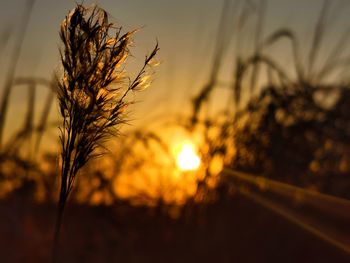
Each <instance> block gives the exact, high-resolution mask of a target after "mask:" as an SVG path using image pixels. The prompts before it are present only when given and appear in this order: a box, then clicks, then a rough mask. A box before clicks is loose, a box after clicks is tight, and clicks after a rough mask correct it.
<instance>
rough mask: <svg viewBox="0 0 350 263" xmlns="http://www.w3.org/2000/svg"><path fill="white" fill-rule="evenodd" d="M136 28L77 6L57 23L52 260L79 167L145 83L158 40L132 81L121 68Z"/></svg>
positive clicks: (97, 10) (97, 151)
mask: <svg viewBox="0 0 350 263" xmlns="http://www.w3.org/2000/svg"><path fill="white" fill-rule="evenodd" d="M134 32H135V31H131V32H127V33H125V34H121V28H120V27H116V26H115V25H114V24H113V23H110V22H109V20H108V15H107V12H106V11H105V10H103V9H101V8H99V7H97V6H94V7H89V8H87V7H84V6H83V5H80V4H78V5H77V6H76V7H75V8H74V9H73V10H72V11H71V12H70V13H69V14H68V16H67V17H66V18H65V19H64V21H63V22H62V24H61V29H60V37H61V40H62V42H63V48H62V49H61V50H60V54H61V61H62V65H63V76H62V79H61V80H60V81H59V85H58V89H57V95H58V100H59V108H60V114H61V116H62V119H63V121H62V125H61V127H60V141H61V148H62V152H61V158H62V160H61V176H60V177H61V187H60V194H59V201H58V213H57V219H56V226H55V240H54V254H53V256H54V261H55V260H57V245H58V240H59V233H60V227H61V224H62V216H63V211H64V207H65V204H66V202H67V199H68V197H69V194H70V193H71V191H72V188H73V185H74V180H75V178H76V176H77V174H78V172H79V170H80V169H81V168H82V167H83V166H84V165H85V164H86V163H87V162H88V161H89V160H90V159H92V158H94V157H97V156H99V155H101V154H102V152H101V151H100V149H101V148H103V144H104V143H105V142H106V140H107V139H109V138H110V137H112V136H115V135H116V134H117V131H118V127H119V125H120V124H122V123H123V122H125V108H126V107H127V106H128V105H129V104H130V103H131V101H130V100H129V99H128V96H127V95H128V94H129V93H130V92H133V91H140V90H142V89H143V88H145V87H146V86H147V85H148V84H149V82H148V81H147V80H148V79H149V78H148V74H147V66H149V65H150V64H152V63H151V61H152V59H153V58H154V56H155V55H156V53H157V51H158V44H157V45H156V46H155V48H154V49H153V51H152V52H151V54H150V55H149V56H146V58H145V61H144V64H143V66H142V68H141V70H140V71H139V72H138V74H137V75H136V77H135V78H134V79H133V80H132V79H130V78H129V77H127V76H126V72H125V70H124V66H125V61H126V59H127V57H128V56H129V55H130V52H129V46H130V43H131V36H132V35H133V33H134Z"/></svg>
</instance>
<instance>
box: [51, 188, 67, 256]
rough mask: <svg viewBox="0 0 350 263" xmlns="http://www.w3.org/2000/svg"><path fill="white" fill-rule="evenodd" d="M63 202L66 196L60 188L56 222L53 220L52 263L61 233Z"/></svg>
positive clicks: (57, 250)
mask: <svg viewBox="0 0 350 263" xmlns="http://www.w3.org/2000/svg"><path fill="white" fill-rule="evenodd" d="M65 203H66V196H65V193H64V192H63V191H62V188H61V192H60V199H59V202H58V209H57V215H56V222H55V235H54V243H53V251H52V262H53V263H57V262H58V254H59V241H60V233H61V226H62V221H63V220H62V219H63V212H64V207H65Z"/></svg>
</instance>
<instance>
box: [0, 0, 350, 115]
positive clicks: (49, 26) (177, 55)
mask: <svg viewBox="0 0 350 263" xmlns="http://www.w3.org/2000/svg"><path fill="white" fill-rule="evenodd" d="M233 2H234V1H233ZM331 2H332V3H333V9H334V10H337V11H338V13H337V14H339V15H337V16H334V14H333V16H331V18H337V19H338V18H339V17H341V15H343V14H344V13H346V12H345V10H346V9H345V8H344V7H346V6H347V5H346V2H347V1H331ZM25 3H26V1H25V0H12V1H9V0H7V1H1V3H0V25H1V27H0V34H2V35H3V32H5V31H6V30H7V29H9V28H10V29H11V30H10V33H11V35H10V39H9V41H8V42H7V43H6V45H5V46H4V47H2V48H1V50H0V52H1V53H0V54H1V56H0V57H1V64H0V65H1V73H0V75H1V76H2V78H3V76H4V74H5V72H6V70H7V65H8V62H9V59H10V57H9V54H11V52H12V47H13V44H14V41H15V40H16V38H17V36H16V33H17V31H18V26H19V25H18V24H19V20H20V18H21V15H22V13H23V10H24V6H25ZM91 3H97V4H98V5H100V6H101V7H103V8H104V9H106V10H107V11H108V12H109V14H110V15H111V17H112V19H113V20H115V21H116V22H117V23H119V24H120V25H122V26H123V27H124V28H125V30H131V29H135V28H141V30H140V31H139V32H138V33H137V34H136V35H135V39H134V40H135V41H134V43H135V44H134V46H135V48H134V49H133V50H132V54H133V55H134V58H132V61H131V63H134V64H135V65H137V63H141V62H142V60H143V59H144V55H145V54H146V53H148V52H150V51H151V50H152V48H153V46H154V44H155V42H156V40H158V41H159V45H160V49H161V50H160V52H159V54H158V59H159V60H160V61H161V65H160V66H159V67H158V69H157V70H156V74H155V80H154V84H153V85H152V87H151V88H150V89H149V90H147V91H145V92H144V93H143V94H142V95H141V96H139V95H138V96H137V97H136V98H135V99H136V100H137V101H138V102H140V103H138V104H140V105H137V106H136V108H135V110H133V111H134V113H133V114H134V115H133V118H134V119H135V120H139V119H141V118H146V120H147V121H148V120H149V119H150V118H151V117H152V118H154V117H156V116H159V115H162V114H163V115H164V114H165V113H166V114H167V115H169V113H174V112H181V111H183V110H184V109H188V108H189V105H190V104H189V101H190V98H191V97H192V96H193V95H194V94H195V93H196V91H197V90H199V89H200V88H201V86H202V85H203V84H204V83H205V81H206V79H207V75H208V70H209V69H210V66H211V60H212V55H213V51H214V47H215V39H216V37H217V34H216V29H217V27H218V23H219V18H220V14H221V10H222V6H223V1H212V0H177V1H170V0H169V1H166V0H147V1H145V0H130V1H120V0H119V1H117V0H114V1H112V0H104V1H102V0H100V1H84V4H87V5H88V4H91ZM322 3H323V1H322V0H308V1H302V0H298V1H291V0H270V1H268V9H267V13H266V18H265V28H264V35H266V34H267V33H268V32H272V31H273V30H274V29H276V28H278V27H286V26H291V27H293V28H295V29H296V31H297V32H298V34H299V36H300V38H301V39H303V40H305V42H307V41H310V40H311V35H312V30H313V24H314V22H315V21H316V18H317V15H318V14H319V12H320V9H321V6H322ZM338 4H339V6H341V7H342V8H339V7H337V5H338ZM74 5H75V1H71V0H61V1H57V0H37V1H36V2H35V5H34V9H33V12H32V15H31V19H30V23H29V25H28V30H27V32H26V36H25V41H24V43H23V46H22V52H21V55H20V60H19V65H18V68H17V71H16V75H17V76H38V77H45V78H48V79H49V78H50V76H51V73H52V72H53V70H57V69H59V56H58V47H59V46H60V42H59V37H58V31H59V25H60V22H61V21H62V19H64V17H65V15H66V14H67V13H68V11H69V10H70V9H72V8H73V7H74ZM333 13H334V12H333ZM334 20H335V19H334ZM345 21H346V20H342V19H341V18H340V19H338V20H336V21H335V22H334V24H335V26H334V30H333V31H332V33H331V34H337V33H339V32H340V31H341V30H345ZM243 37H246V38H247V41H248V42H249V41H250V40H249V36H243ZM303 42H304V41H303ZM284 45H285V43H284ZM275 53H276V54H277V56H280V58H282V60H281V61H282V62H283V63H290V61H291V59H290V58H288V56H286V53H285V52H284V50H283V49H281V48H280V47H278V46H277V47H276V49H275ZM227 57H228V59H225V62H224V66H223V70H222V73H221V74H220V76H221V77H220V78H221V79H222V81H224V82H225V81H229V74H230V72H231V71H230V70H231V66H232V59H230V58H231V57H230V53H229V52H228V54H227ZM226 69H229V70H226ZM42 89H43V90H42V92H39V95H38V96H39V98H40V97H43V96H44V94H45V92H46V90H45V88H42ZM0 91H2V87H0ZM26 96H27V94H26V92H24V91H23V87H17V88H16V89H15V91H14V93H13V97H12V101H11V103H12V105H15V107H13V108H12V109H11V111H10V115H11V116H17V115H18V114H20V113H21V112H23V111H24V109H23V101H24V99H25V98H26ZM141 105H142V106H141ZM8 119H9V120H11V119H13V118H8Z"/></svg>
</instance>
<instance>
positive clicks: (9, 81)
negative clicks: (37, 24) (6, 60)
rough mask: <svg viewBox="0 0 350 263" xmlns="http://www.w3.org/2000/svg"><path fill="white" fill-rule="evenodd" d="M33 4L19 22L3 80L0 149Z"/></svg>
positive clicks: (30, 2)
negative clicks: (19, 25) (18, 29)
mask: <svg viewBox="0 0 350 263" xmlns="http://www.w3.org/2000/svg"><path fill="white" fill-rule="evenodd" d="M34 3H35V0H27V5H26V10H25V13H24V14H23V18H22V21H21V27H20V32H19V34H18V39H17V40H16V42H15V46H14V49H13V54H12V59H11V62H10V65H9V70H8V72H7V75H6V78H5V86H4V93H3V95H2V98H1V104H0V149H1V146H2V139H3V135H4V134H3V133H4V127H5V121H6V115H7V109H8V104H9V99H10V96H11V92H12V86H13V82H14V76H15V72H16V68H17V63H18V60H19V55H20V51H21V48H22V43H23V40H24V36H25V32H26V30H27V26H28V22H29V19H30V15H31V12H32V9H33V6H34Z"/></svg>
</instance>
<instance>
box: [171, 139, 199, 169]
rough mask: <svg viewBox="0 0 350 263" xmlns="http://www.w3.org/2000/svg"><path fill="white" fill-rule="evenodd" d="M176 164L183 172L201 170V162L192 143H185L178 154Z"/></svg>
mask: <svg viewBox="0 0 350 263" xmlns="http://www.w3.org/2000/svg"><path fill="white" fill-rule="evenodd" d="M176 163H177V166H178V168H179V169H180V170H181V171H194V170H197V169H198V168H199V166H200V164H201V160H200V158H199V156H198V154H197V153H196V151H195V149H194V146H193V145H192V144H190V143H184V144H182V146H181V148H180V151H179V153H178V154H177V157H176Z"/></svg>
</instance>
